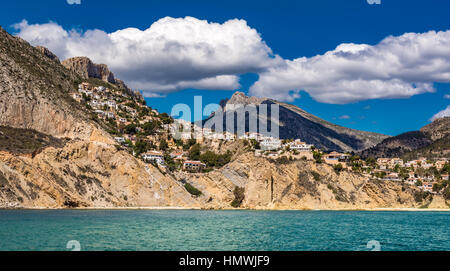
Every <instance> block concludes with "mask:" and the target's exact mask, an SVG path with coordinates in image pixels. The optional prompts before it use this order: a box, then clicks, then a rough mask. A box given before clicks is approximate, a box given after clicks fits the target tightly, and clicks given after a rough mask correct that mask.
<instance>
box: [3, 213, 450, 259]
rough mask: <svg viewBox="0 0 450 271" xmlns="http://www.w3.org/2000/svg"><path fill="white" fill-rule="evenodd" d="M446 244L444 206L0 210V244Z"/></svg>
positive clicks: (159, 247) (449, 240)
mask: <svg viewBox="0 0 450 271" xmlns="http://www.w3.org/2000/svg"><path fill="white" fill-rule="evenodd" d="M70 240H76V241H78V242H79V243H80V245H81V250H83V251H84V250H95V251H103V250H133V251H134V250H144V251H155V250H156V251H166V250H170V251H172V250H218V251H222V250H251V251H261V250H282V251H286V250H339V251H341V250H346V251H347V250H349V251H354V250H361V251H367V250H370V249H369V248H368V247H367V243H368V242H370V241H372V243H373V242H374V241H375V243H377V242H378V243H379V244H380V247H381V250H383V251H387V250H401V251H404V250H408V251H417V250H446V251H448V250H450V212H365V211H193V210H192V211H191V210H161V211H159V210H158V211H156V210H155V211H153V210H152V211H149V210H123V211H122V210H120V211H119V210H116V211H112V210H98V211H93V210H89V211H79V210H58V211H34V210H33V211H32V210H18V211H12V210H11V211H8V210H6V211H0V250H63V251H64V250H69V249H67V248H66V247H67V243H68V242H69V241H70Z"/></svg>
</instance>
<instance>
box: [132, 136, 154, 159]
mask: <svg viewBox="0 0 450 271" xmlns="http://www.w3.org/2000/svg"><path fill="white" fill-rule="evenodd" d="M149 149H150V145H149V144H148V142H147V141H145V140H141V139H139V140H138V141H137V142H136V144H135V145H134V147H133V150H134V152H135V154H136V156H139V155H141V154H142V153H144V152H146V151H148V150H149Z"/></svg>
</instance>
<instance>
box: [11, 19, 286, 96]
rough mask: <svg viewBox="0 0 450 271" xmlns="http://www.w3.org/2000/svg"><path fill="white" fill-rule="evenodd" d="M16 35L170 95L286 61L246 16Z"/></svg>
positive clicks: (28, 29) (228, 82)
mask: <svg viewBox="0 0 450 271" xmlns="http://www.w3.org/2000/svg"><path fill="white" fill-rule="evenodd" d="M15 27H16V29H17V30H18V33H17V35H18V36H19V37H21V38H23V39H25V40H27V41H29V42H30V43H31V44H32V45H43V46H46V47H48V48H49V49H50V50H51V51H53V52H54V53H55V54H56V55H57V56H58V57H60V59H66V58H69V57H74V56H87V57H89V58H91V59H92V61H94V62H96V63H104V64H107V65H108V66H109V67H110V68H111V70H112V71H113V72H114V73H115V74H116V75H117V77H119V78H121V79H122V80H124V81H125V82H126V83H127V84H128V85H130V86H131V87H133V88H137V89H143V90H146V91H150V92H159V93H169V92H173V91H178V90H182V89H186V88H196V89H211V90H219V89H223V90H233V89H236V88H239V87H240V85H239V75H240V74H244V73H249V72H255V73H258V72H261V71H263V70H265V69H267V68H268V67H271V66H274V65H276V64H277V63H280V62H282V61H281V59H280V58H279V57H278V56H274V55H273V53H272V51H271V49H270V48H269V47H268V46H267V45H266V44H265V42H264V41H263V40H262V38H261V36H260V35H259V33H258V32H257V31H256V30H255V29H253V28H251V27H249V26H248V25H247V23H246V21H244V20H238V19H234V20H229V21H226V22H224V23H223V24H219V23H210V22H207V21H204V20H199V19H196V18H192V17H185V18H171V17H166V18H162V19H160V20H158V21H157V22H155V23H153V24H152V25H151V26H150V27H149V28H148V29H146V30H139V29H137V28H127V29H123V30H119V31H116V32H113V33H106V32H104V31H101V30H97V29H94V30H88V31H85V32H79V31H76V30H65V29H63V28H62V27H61V26H60V25H58V24H57V23H54V22H49V23H46V24H34V25H32V24H28V22H27V21H25V20H24V21H22V22H21V23H19V24H17V25H15Z"/></svg>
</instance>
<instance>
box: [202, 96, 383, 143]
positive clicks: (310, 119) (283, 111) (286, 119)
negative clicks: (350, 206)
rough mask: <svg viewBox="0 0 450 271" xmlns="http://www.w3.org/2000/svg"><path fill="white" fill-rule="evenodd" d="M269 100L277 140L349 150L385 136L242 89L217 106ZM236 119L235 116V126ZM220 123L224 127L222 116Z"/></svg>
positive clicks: (266, 101)
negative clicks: (275, 109) (275, 112)
mask: <svg viewBox="0 0 450 271" xmlns="http://www.w3.org/2000/svg"><path fill="white" fill-rule="evenodd" d="M273 103H275V104H278V105H279V106H280V111H279V116H280V120H279V121H280V138H281V139H297V138H298V139H301V140H303V141H305V142H307V143H308V144H313V145H315V146H316V147H318V148H321V149H324V150H330V151H331V150H334V151H346V152H351V151H358V150H363V149H366V148H369V147H372V146H374V145H376V144H378V143H380V142H381V141H382V140H383V139H385V138H387V136H385V135H381V134H376V133H371V132H364V131H358V130H353V129H349V128H345V127H341V126H338V125H335V124H332V123H329V122H327V121H325V120H323V119H320V118H318V117H316V116H314V115H312V114H310V113H308V112H306V111H304V110H302V109H301V108H299V107H297V106H294V105H291V104H287V103H282V102H278V101H275V100H272V99H266V98H255V97H247V96H246V95H245V94H244V93H242V92H236V93H235V94H234V95H233V96H232V97H231V99H229V100H225V101H222V102H221V105H222V107H223V108H225V112H230V110H228V111H227V105H248V104H252V105H261V104H269V105H270V104H273ZM212 117H213V116H212ZM212 117H211V118H212ZM211 118H210V119H211ZM210 119H208V120H210ZM208 120H206V121H208ZM236 122H237V121H236V119H235V127H236ZM223 123H224V129H225V125H226V118H225V117H224V120H223ZM246 131H249V123H248V117H247V119H246Z"/></svg>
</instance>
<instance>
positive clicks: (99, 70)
mask: <svg viewBox="0 0 450 271" xmlns="http://www.w3.org/2000/svg"><path fill="white" fill-rule="evenodd" d="M62 64H63V66H64V67H66V68H67V69H69V70H72V71H74V72H75V73H76V74H78V75H79V76H80V77H81V78H83V79H88V78H97V79H100V80H102V81H104V82H108V83H111V84H115V83H116V80H115V78H114V74H113V73H112V72H111V71H110V70H109V69H108V67H107V66H106V65H104V64H94V63H93V62H92V61H91V60H90V59H89V58H87V57H73V58H69V59H66V60H64V61H63V62H62Z"/></svg>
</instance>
